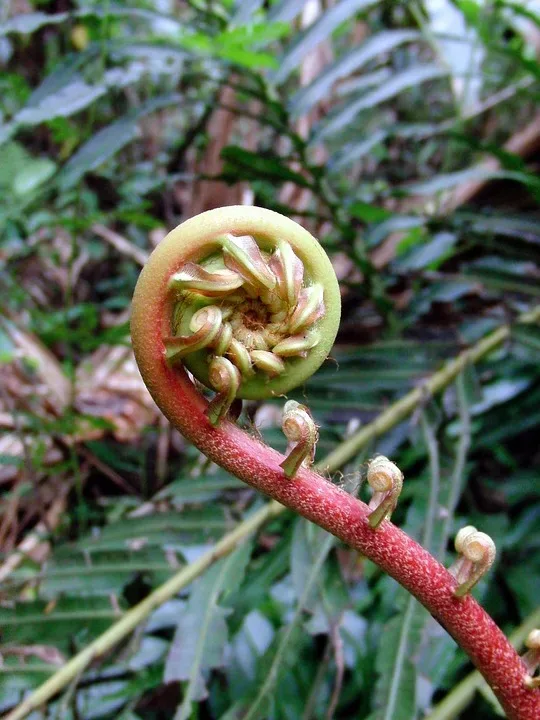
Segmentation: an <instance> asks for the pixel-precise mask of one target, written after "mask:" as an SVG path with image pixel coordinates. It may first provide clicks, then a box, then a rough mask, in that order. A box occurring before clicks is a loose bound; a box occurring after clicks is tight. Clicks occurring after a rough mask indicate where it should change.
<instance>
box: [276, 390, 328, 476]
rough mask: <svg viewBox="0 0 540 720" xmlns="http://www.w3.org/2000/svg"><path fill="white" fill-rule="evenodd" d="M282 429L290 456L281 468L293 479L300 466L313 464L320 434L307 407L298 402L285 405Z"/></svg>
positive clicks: (290, 401)
mask: <svg viewBox="0 0 540 720" xmlns="http://www.w3.org/2000/svg"><path fill="white" fill-rule="evenodd" d="M281 427H282V429H283V433H284V434H285V437H286V438H287V440H288V441H289V447H288V448H287V452H288V454H287V457H286V458H285V460H284V461H283V462H282V463H281V467H282V468H283V472H284V473H285V475H286V476H287V477H288V478H292V477H294V476H295V475H296V473H297V472H298V468H299V467H300V465H302V464H303V465H306V466H308V467H309V465H311V463H312V462H313V458H314V456H315V446H316V444H317V440H318V438H319V433H318V431H317V426H316V425H315V422H314V421H313V418H312V417H311V413H310V412H309V410H308V409H307V407H306V406H305V405H300V403H297V402H296V400H289V401H288V402H286V403H285V407H284V408H283V422H282V425H281Z"/></svg>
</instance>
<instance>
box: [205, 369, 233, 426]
mask: <svg viewBox="0 0 540 720" xmlns="http://www.w3.org/2000/svg"><path fill="white" fill-rule="evenodd" d="M208 375H209V378H210V382H211V383H212V387H213V388H215V389H216V390H217V392H218V394H217V395H216V396H215V398H214V399H213V400H212V402H211V403H210V405H209V406H208V410H207V414H208V418H209V420H210V422H211V423H212V425H217V424H218V423H219V421H220V420H221V418H222V417H224V416H225V415H226V414H227V412H228V411H229V408H230V407H231V405H232V404H233V402H234V399H235V398H236V393H237V392H238V388H239V387H240V381H241V377H240V372H239V370H238V368H237V367H235V366H234V365H233V364H232V362H231V361H230V360H227V358H224V357H215V358H214V359H213V360H212V362H211V363H210V371H209V374H208Z"/></svg>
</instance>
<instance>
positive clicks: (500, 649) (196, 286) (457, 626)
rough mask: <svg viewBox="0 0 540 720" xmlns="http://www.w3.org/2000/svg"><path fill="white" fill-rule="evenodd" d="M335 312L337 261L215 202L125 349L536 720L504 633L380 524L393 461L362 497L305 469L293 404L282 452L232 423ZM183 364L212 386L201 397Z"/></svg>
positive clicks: (178, 242)
mask: <svg viewBox="0 0 540 720" xmlns="http://www.w3.org/2000/svg"><path fill="white" fill-rule="evenodd" d="M339 315H340V302H339V288H338V285H337V281H336V279H335V276H334V273H333V270H332V267H331V265H330V262H329V261H328V258H327V257H326V255H325V254H324V252H323V251H322V248H321V247H320V246H319V244H318V243H317V241H316V240H315V239H314V238H312V237H311V235H310V234H309V233H307V232H306V231H305V230H303V229H302V228H300V226H298V225H297V224H296V223H293V222H292V221H291V220H289V219H287V218H285V217H283V216H281V215H279V214H277V213H273V212H271V211H268V210H262V209H261V208H253V207H229V208H221V209H219V210H213V211H210V212H207V213H203V214H202V215H200V216H198V217H196V218H193V219H191V220H188V221H187V222H185V223H184V224H183V225H181V226H180V227H178V228H176V230H173V231H172V232H171V233H170V234H169V235H168V236H167V237H166V238H165V240H164V241H162V243H161V244H160V245H159V246H158V247H157V249H156V250H155V251H154V253H153V254H152V256H151V257H150V260H149V262H148V263H147V265H146V267H145V268H144V270H143V272H142V274H141V277H140V279H139V282H138V284H137V288H136V291H135V295H134V301H133V311H132V324H131V325H132V337H133V347H134V351H135V356H136V359H137V363H138V365H139V368H140V371H141V374H142V376H143V379H144V380H145V383H146V385H147V386H148V388H149V390H150V392H151V394H152V395H153V397H154V399H155V400H156V402H157V404H158V406H159V407H160V409H161V410H162V411H163V413H164V414H165V415H166V416H167V417H168V418H169V420H170V421H171V422H172V424H173V425H175V426H176V427H177V428H178V429H179V430H180V431H181V432H182V433H183V434H184V435H185V436H186V437H187V438H188V439H189V440H191V441H192V442H193V443H194V444H195V445H196V446H197V447H198V448H199V449H200V450H201V451H202V452H203V453H204V454H206V455H207V456H208V457H209V458H210V459H211V460H212V461H213V462H216V463H217V464H219V465H221V466H222V467H224V468H225V469H226V470H228V471H229V472H231V473H233V474H235V475H236V476H237V477H239V478H241V479H242V480H244V481H245V482H247V483H248V484H250V485H252V486H253V487H255V488H257V489H258V490H260V491H262V492H263V493H266V494H267V495H269V496H271V497H273V498H274V499H276V500H278V501H279V502H281V503H282V504H284V505H286V506H287V507H289V508H291V509H292V510H294V511H296V512H298V513H300V514H302V515H303V516H304V517H306V518H308V519H309V520H312V521H313V522H315V523H317V524H318V525H320V526H321V527H324V528H325V529H327V530H328V531H329V532H331V533H333V534H334V535H336V536H337V537H339V538H340V539H341V540H343V541H344V542H346V543H347V544H349V545H351V546H352V547H354V548H357V549H358V550H360V551H361V552H362V553H363V554H364V555H366V556H367V557H368V558H370V559H371V560H373V561H374V562H375V563H377V564H378V565H379V566H380V567H381V568H382V569H383V570H384V571H385V572H387V573H388V574H390V575H391V576H392V577H394V578H395V579H396V580H398V582H400V583H401V584H402V585H403V586H404V587H405V588H406V589H407V590H408V591H409V592H411V593H412V594H413V595H414V596H415V597H416V598H417V599H418V600H419V601H420V602H422V604H424V605H425V606H426V607H427V608H428V609H429V611H430V612H431V614H432V615H433V616H434V617H435V618H437V619H438V620H439V622H440V623H441V624H442V625H443V626H444V627H445V628H446V629H447V630H448V631H449V632H450V634H451V635H452V636H453V637H454V638H455V639H456V641H457V642H458V643H459V645H461V647H462V648H463V649H464V650H465V651H466V652H467V653H468V654H469V656H470V657H471V659H472V660H473V662H474V663H475V664H476V665H477V667H478V668H479V669H480V671H481V672H482V674H483V675H484V677H485V678H486V680H487V681H488V682H489V684H490V685H491V687H492V688H493V689H494V690H495V692H496V694H497V696H498V698H499V699H500V701H501V703H502V705H503V707H504V708H505V710H506V712H507V714H508V717H510V718H513V719H515V720H534V718H536V717H538V716H539V715H540V690H538V688H533V687H531V682H530V681H527V678H529V674H528V668H527V667H526V666H525V664H524V663H523V661H522V660H521V658H520V657H519V656H518V655H517V653H516V652H515V651H514V650H513V648H512V647H511V646H510V645H509V643H508V641H507V640H506V638H505V637H504V635H503V634H502V632H501V631H500V630H499V628H498V627H497V626H496V624H495V623H494V622H493V620H491V618H490V617H489V616H488V615H487V614H486V613H485V612H484V611H483V610H482V608H481V607H480V606H479V605H478V603H476V601H475V600H474V599H473V598H472V597H471V596H470V595H466V596H465V597H461V595H462V594H463V592H462V591H463V588H461V589H459V585H458V583H457V582H456V579H455V578H454V577H453V576H452V575H451V574H450V573H449V572H448V571H447V570H445V569H444V568H443V567H442V566H441V565H440V564H439V563H438V562H437V561H436V560H435V559H434V558H433V557H432V556H431V555H430V554H429V553H428V552H427V551H426V550H424V549H423V548H422V547H421V546H419V545H418V544H417V543H416V542H415V541H414V540H412V539H411V538H409V537H408V536H407V535H405V533H403V532H401V531H400V530H399V529H398V528H396V527H395V526H394V525H392V523H391V522H389V520H388V516H389V515H390V513H391V512H392V511H393V510H394V508H395V504H396V502H397V498H398V495H399V490H400V489H401V482H402V477H401V473H400V471H399V469H397V468H396V470H395V479H394V480H393V481H392V482H391V483H390V485H388V487H387V486H386V485H384V486H381V487H379V486H378V485H376V484H374V490H375V493H374V497H373V498H372V503H371V507H368V506H367V505H365V504H364V503H362V502H361V501H359V500H358V499H356V498H354V497H352V496H351V495H348V494H347V493H346V492H344V491H343V490H341V489H340V488H338V487H336V486H335V485H333V484H332V483H330V482H328V481H327V480H326V479H325V478H323V477H322V476H320V475H319V474H317V473H316V472H314V471H313V470H311V469H310V468H309V464H310V461H311V459H312V455H313V449H314V444H315V442H316V439H317V429H316V426H315V424H314V423H313V424H311V422H310V417H309V414H306V410H304V409H303V408H302V406H299V407H291V406H290V405H289V406H288V410H287V413H290V414H291V417H290V418H289V417H288V422H287V424H286V427H288V426H289V425H291V423H292V430H288V432H289V433H290V437H289V436H288V439H289V440H290V441H291V442H292V443H293V447H292V448H291V450H290V454H289V456H288V457H287V458H285V459H284V458H283V456H282V455H280V454H279V453H277V452H276V451H274V450H272V449H271V448H269V447H267V446H266V445H263V444H262V443H260V442H259V441H258V440H256V439H255V438H253V437H251V436H250V435H248V434H247V433H245V432H244V431H242V430H241V428H240V427H238V426H237V425H236V423H235V422H234V419H235V417H236V416H237V409H236V408H235V401H237V400H238V399H242V398H265V397H270V396H273V395H281V394H284V393H286V392H287V391H288V390H290V389H291V388H293V387H294V386H296V385H299V384H301V383H302V382H304V381H305V380H306V379H307V377H309V376H310V375H311V374H312V373H313V372H314V371H315V370H316V369H317V368H318V367H319V366H320V364H321V363H322V362H323V360H324V359H325V358H326V357H327V355H328V352H329V350H330V348H331V346H332V343H333V341H334V338H335V334H336V331H337V326H338V323H339ZM186 369H187V370H189V371H190V372H191V373H192V374H193V376H194V377H195V378H196V379H197V380H198V381H199V382H200V383H202V384H203V385H204V386H206V387H207V388H209V389H210V390H213V391H214V393H215V395H214V397H213V398H212V399H211V400H210V402H208V401H207V400H206V399H205V397H204V396H203V394H202V393H201V392H200V391H199V389H198V387H197V386H196V385H195V384H194V382H192V380H191V379H190V377H189V375H188V373H187V371H186ZM379 462H380V460H379ZM387 462H388V461H387ZM374 463H375V464H376V463H377V459H376V461H374ZM375 469H377V468H376V467H374V468H372V470H373V471H374V470H375ZM392 470H393V468H392ZM291 480H292V481H291ZM457 589H458V590H457ZM467 589H468V588H467ZM456 590H457V591H456ZM456 595H457V597H456Z"/></svg>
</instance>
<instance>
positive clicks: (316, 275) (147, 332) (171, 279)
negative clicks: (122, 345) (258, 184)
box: [131, 206, 340, 425]
mask: <svg viewBox="0 0 540 720" xmlns="http://www.w3.org/2000/svg"><path fill="white" fill-rule="evenodd" d="M339 316H340V293H339V286H338V283H337V280H336V277H335V273H334V270H333V267H332V265H331V263H330V261H329V259H328V257H327V256H326V254H325V252H324V250H323V249H322V247H321V246H320V244H319V243H318V242H317V240H315V238H313V237H312V236H311V235H310V234H309V233H308V232H307V231H306V230H304V229H303V228H302V227H300V226H299V225H298V224H297V223H295V222H293V221H292V220H290V219H289V218H286V217H284V216H282V215H279V214H278V213H275V212H272V211H270V210H265V209H262V208H256V207H243V206H233V207H226V208H219V209H217V210H210V211H209V212H206V213H202V214H201V215H199V216H197V217H195V218H191V219H190V220H187V221H186V222H185V223H183V224H182V225H180V226H179V227H178V228H176V229H175V230H173V231H172V232H171V233H169V235H168V236H167V237H166V238H165V239H164V240H163V241H162V242H161V243H160V244H159V246H158V247H157V248H156V249H155V250H154V252H153V253H152V255H151V257H150V259H149V261H148V263H147V264H146V266H145V268H144V270H143V272H142V274H141V277H140V279H139V282H138V284H137V288H136V291H135V295H134V301H133V312H132V322H131V326H132V337H133V348H134V350H135V357H136V359H137V362H138V364H139V367H140V369H141V373H142V374H143V378H144V379H145V381H146V383H147V385H148V387H149V388H150V391H151V392H152V393H153V395H154V397H155V399H156V400H157V402H158V405H160V406H161V407H162V406H163V405H168V402H169V400H168V398H167V397H164V396H165V395H166V389H165V387H161V386H162V385H163V386H164V384H165V377H166V375H167V372H168V370H167V369H164V370H163V372H162V371H161V369H160V368H156V366H155V365H156V363H155V361H154V360H153V361H152V363H150V362H149V360H148V355H149V350H150V348H151V347H152V353H153V352H154V349H155V351H156V353H157V354H159V352H160V348H161V349H162V350H161V353H162V354H161V358H163V359H164V360H165V363H166V365H167V367H168V369H170V370H171V371H173V372H174V371H175V370H176V369H180V366H182V365H183V366H185V368H186V369H187V370H189V372H190V373H191V374H192V375H193V376H194V377H195V378H196V379H197V380H198V381H199V382H200V383H202V384H203V385H204V386H205V387H207V388H209V389H211V390H214V391H217V393H218V394H217V397H216V398H215V402H214V401H212V403H211V408H210V409H209V410H208V412H207V415H208V417H209V418H210V420H211V422H212V424H214V425H215V424H219V422H220V421H221V420H222V418H223V417H225V415H226V414H227V412H228V410H229V408H230V407H231V404H232V402H233V401H234V399H235V398H238V399H242V398H245V399H254V400H260V399H264V398H269V397H276V396H278V395H282V394H284V393H286V392H288V391H289V390H291V389H292V388H293V387H296V386H297V385H300V384H302V383H303V382H304V381H305V380H306V379H307V378H308V377H309V376H310V375H312V374H313V373H314V372H315V370H317V368H318V367H319V365H320V364H321V363H322V362H323V361H324V360H325V358H326V357H327V356H328V353H329V351H330V348H331V347H332V344H333V342H334V339H335V336H336V332H337V328H338V325H339ZM156 343H157V345H158V347H157V348H156V347H155V346H156ZM159 346H160V347H159ZM150 365H152V369H150ZM232 368H234V370H233V369H232ZM157 370H159V372H157ZM158 376H159V378H160V379H159V380H158Z"/></svg>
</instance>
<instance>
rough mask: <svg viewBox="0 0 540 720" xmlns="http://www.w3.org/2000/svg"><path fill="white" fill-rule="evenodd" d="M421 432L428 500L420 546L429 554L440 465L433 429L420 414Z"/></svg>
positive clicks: (435, 512) (427, 419)
mask: <svg viewBox="0 0 540 720" xmlns="http://www.w3.org/2000/svg"><path fill="white" fill-rule="evenodd" d="M421 422H422V431H423V433H424V439H425V443H426V446H427V451H428V457H429V500H428V507H427V515H426V522H425V524H424V534H423V536H422V545H423V547H425V548H426V550H428V551H429V552H432V551H433V548H432V547H431V546H432V544H433V527H434V525H435V518H436V516H437V508H438V507H439V490H440V484H441V483H440V478H441V464H440V459H439V445H438V442H437V436H436V434H435V429H434V427H433V425H432V424H431V423H430V421H429V418H428V417H427V416H426V413H425V412H423V413H422V419H421Z"/></svg>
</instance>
